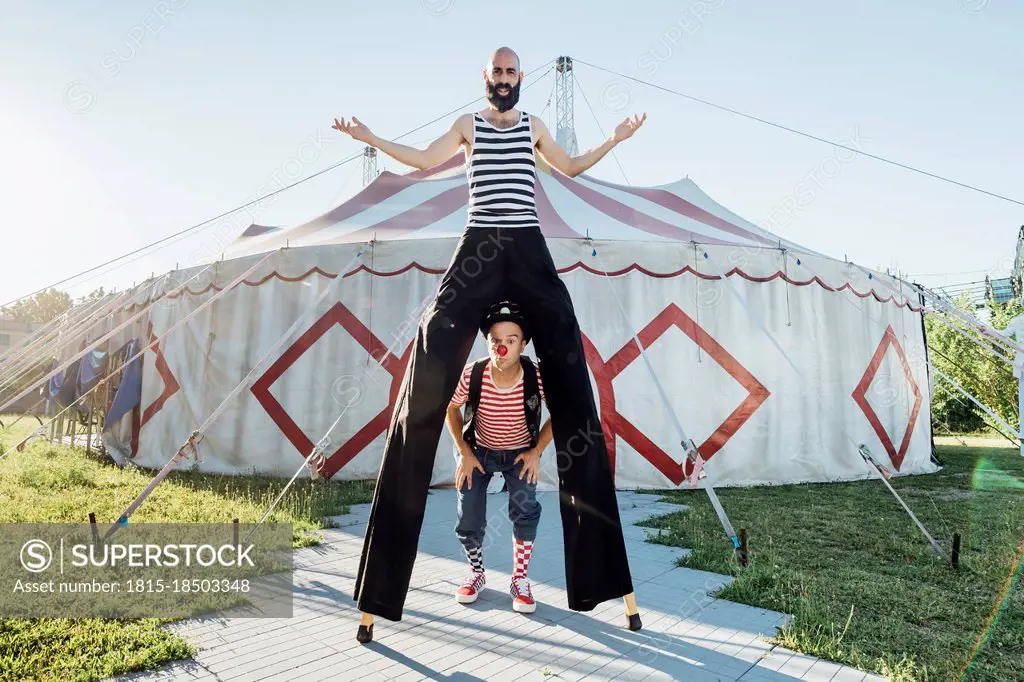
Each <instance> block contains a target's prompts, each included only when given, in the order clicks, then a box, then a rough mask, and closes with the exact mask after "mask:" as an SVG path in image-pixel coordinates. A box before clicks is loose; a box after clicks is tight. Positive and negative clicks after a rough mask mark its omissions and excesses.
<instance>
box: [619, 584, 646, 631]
mask: <svg viewBox="0 0 1024 682" xmlns="http://www.w3.org/2000/svg"><path fill="white" fill-rule="evenodd" d="M622 601H624V602H625V603H626V619H627V621H629V629H630V630H632V631H633V632H636V631H637V630H639V629H640V628H641V627H643V624H642V623H641V622H640V610H639V609H638V608H637V606H636V595H635V594H634V593H633V592H630V593H629V594H627V595H626V596H625V597H623V598H622Z"/></svg>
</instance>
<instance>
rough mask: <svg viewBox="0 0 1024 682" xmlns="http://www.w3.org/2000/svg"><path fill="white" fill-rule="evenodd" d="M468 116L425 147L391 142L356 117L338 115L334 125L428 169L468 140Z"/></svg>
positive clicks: (408, 161) (461, 117) (416, 165)
mask: <svg viewBox="0 0 1024 682" xmlns="http://www.w3.org/2000/svg"><path fill="white" fill-rule="evenodd" d="M468 118H469V114H464V115H463V116H460V117H459V118H458V119H456V120H455V122H454V123H453V124H452V127H451V128H449V129H448V130H447V131H446V132H445V133H444V135H442V136H441V137H439V138H437V139H436V140H434V141H433V142H431V143H430V144H429V145H428V146H427V148H426V149H416V148H415V147H410V146H409V145H404V144H399V143H397V142H391V141H390V140H385V139H383V138H381V137H378V136H377V135H374V134H373V132H371V131H370V129H369V128H367V127H366V126H365V125H363V124H362V123H361V122H360V121H359V120H358V119H353V120H352V121H351V122H349V123H346V122H345V120H344V119H342V120H341V122H340V123H339V122H338V121H337V119H335V125H334V126H332V127H333V128H335V129H337V130H339V131H341V132H343V133H347V134H349V135H351V136H352V138H353V139H355V140H359V141H360V142H365V143H366V144H368V145H370V146H371V147H376V148H377V149H379V150H381V151H382V152H384V153H385V154H387V155H388V156H390V157H391V158H393V159H395V160H396V161H398V162H399V163H404V164H405V165H407V166H412V167H413V168H418V169H420V170H426V169H428V168H433V167H434V166H436V165H438V164H441V163H444V162H445V161H447V160H448V159H450V158H452V156H454V155H455V153H456V152H458V151H459V147H460V146H461V145H462V143H463V142H464V141H465V140H466V136H465V134H464V133H463V130H465V129H466V123H467V121H468Z"/></svg>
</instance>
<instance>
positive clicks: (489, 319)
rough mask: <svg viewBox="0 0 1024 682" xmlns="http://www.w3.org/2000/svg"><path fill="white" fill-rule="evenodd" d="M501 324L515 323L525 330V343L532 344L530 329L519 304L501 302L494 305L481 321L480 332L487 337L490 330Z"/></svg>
mask: <svg viewBox="0 0 1024 682" xmlns="http://www.w3.org/2000/svg"><path fill="white" fill-rule="evenodd" d="M499 322H515V323H516V324H518V325H519V327H520V329H522V330H523V343H529V342H530V329H529V327H527V325H526V318H525V317H523V314H522V310H521V309H520V307H519V304H518V303H512V302H511V301H501V302H499V303H495V304H494V305H492V306H491V307H490V309H489V310H488V311H487V314H486V315H484V318H483V319H482V320H481V321H480V332H481V333H482V334H483V335H484V336H487V332H488V331H489V330H490V328H491V327H492V326H493V325H495V324H497V323H499Z"/></svg>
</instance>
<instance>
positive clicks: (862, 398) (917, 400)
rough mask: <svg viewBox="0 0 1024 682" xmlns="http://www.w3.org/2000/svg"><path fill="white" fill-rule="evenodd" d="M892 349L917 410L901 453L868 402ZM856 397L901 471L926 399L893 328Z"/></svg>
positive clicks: (866, 374)
mask: <svg viewBox="0 0 1024 682" xmlns="http://www.w3.org/2000/svg"><path fill="white" fill-rule="evenodd" d="M889 346H892V348H893V349H894V350H895V351H896V354H897V355H898V356H899V358H900V364H902V365H903V373H904V374H905V375H906V377H907V381H908V382H910V388H911V391H912V392H913V394H914V407H913V409H912V410H911V412H910V419H909V421H908V422H907V430H906V431H904V432H903V441H902V442H901V443H900V448H899V450H897V449H896V446H895V445H893V442H892V439H891V438H889V434H888V433H886V431H885V427H884V426H882V422H881V420H879V418H878V414H876V413H875V410H874V408H873V407H871V403H869V402H868V399H867V392H868V389H869V388H870V387H871V382H872V381H874V379H875V374H877V372H878V368H879V367H880V366H881V365H882V359H883V358H884V357H885V352H886V351H887V350H888V349H889ZM852 395H853V400H854V402H856V403H857V405H858V406H859V407H860V409H861V410H862V411H863V412H864V416H866V417H867V418H868V422H869V423H870V424H871V428H872V429H874V430H875V435H877V436H878V440H880V441H882V446H883V447H885V451H886V452H887V453H889V459H890V460H892V465H893V466H894V467H896V470H897V471H899V469H900V465H901V464H903V458H904V457H905V456H906V455H907V449H908V448H909V447H910V437H911V436H912V435H913V434H914V425H915V424H916V423H917V415H918V413H919V412H920V410H921V403H922V402H923V398H922V397H921V390H920V389H919V388H918V386H917V382H916V381H914V375H913V373H912V372H911V371H910V364H909V363H908V362H907V356H906V355H905V354H904V353H903V347H902V346H900V342H899V340H898V339H897V338H896V332H894V331H893V329H892V325H889V326H888V327H886V330H885V334H883V335H882V340H881V341H879V342H878V348H876V349H875V354H874V355H872V356H871V362H869V363H868V368H867V369H866V370H864V376H862V377H861V379H860V383H858V384H857V388H855V389H853V394H852Z"/></svg>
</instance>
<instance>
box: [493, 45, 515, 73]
mask: <svg viewBox="0 0 1024 682" xmlns="http://www.w3.org/2000/svg"><path fill="white" fill-rule="evenodd" d="M509 62H512V63H514V64H515V69H516V73H517V74H518V73H519V55H518V54H516V51H515V50H513V49H512V48H511V47H499V48H498V49H497V50H495V51H494V52H492V53H491V58H490V59H489V60H488V61H487V70H488V71H491V70H493V69H494V67H495V66H501V67H506V66H508V65H509Z"/></svg>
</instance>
